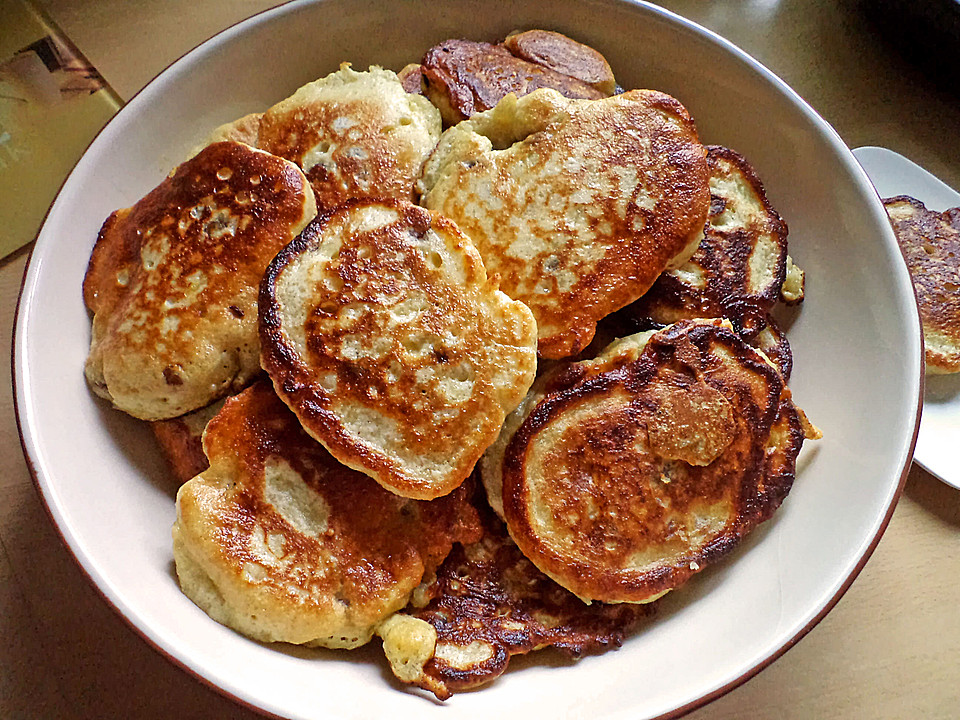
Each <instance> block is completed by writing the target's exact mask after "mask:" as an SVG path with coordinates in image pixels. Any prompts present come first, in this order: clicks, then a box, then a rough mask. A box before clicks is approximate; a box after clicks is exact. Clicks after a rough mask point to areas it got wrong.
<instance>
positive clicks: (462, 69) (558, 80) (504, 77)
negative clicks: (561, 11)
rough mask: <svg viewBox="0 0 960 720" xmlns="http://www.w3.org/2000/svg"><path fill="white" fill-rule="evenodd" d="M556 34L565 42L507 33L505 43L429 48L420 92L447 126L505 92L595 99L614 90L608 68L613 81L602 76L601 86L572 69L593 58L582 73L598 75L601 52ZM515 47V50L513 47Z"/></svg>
mask: <svg viewBox="0 0 960 720" xmlns="http://www.w3.org/2000/svg"><path fill="white" fill-rule="evenodd" d="M524 35H527V34H526V33H525V34H524ZM551 35H558V34H557V33H552V34H551ZM559 37H560V38H563V39H564V40H566V41H567V42H566V43H564V42H563V40H557V39H556V38H548V39H547V38H540V41H539V43H538V41H537V38H536V37H530V36H527V38H526V41H524V40H523V39H522V38H516V39H513V40H512V41H511V39H509V38H508V40H507V44H503V45H501V44H496V45H495V44H491V43H485V42H474V41H472V40H457V39H451V40H446V41H444V42H442V43H440V44H438V45H435V46H433V47H432V48H430V49H429V50H428V51H427V52H426V54H424V56H423V60H422V61H421V63H420V71H421V73H422V78H423V87H424V93H425V94H426V96H427V97H428V98H430V100H431V102H433V104H434V105H436V106H437V107H438V108H440V113H441V115H442V116H443V121H444V123H445V124H446V125H456V124H457V123H458V122H460V121H461V120H466V119H467V118H469V117H470V116H472V115H473V114H475V113H478V112H483V111H485V110H489V109H491V108H492V107H494V106H495V105H496V104H497V103H498V102H500V100H502V99H503V98H504V96H506V95H507V94H508V93H513V94H514V95H516V96H521V95H526V94H527V93H531V92H533V91H534V90H537V89H540V88H551V89H553V90H556V91H558V92H559V93H560V94H561V95H564V96H566V97H571V98H584V99H596V98H601V97H605V96H607V95H611V94H612V93H613V89H612V87H611V88H608V87H607V85H615V84H614V83H613V82H612V79H613V73H612V72H611V73H610V76H609V79H610V81H611V82H608V83H606V84H604V81H603V80H600V82H599V84H600V85H601V86H602V87H603V89H600V88H598V87H595V86H594V85H593V84H591V83H590V82H589V81H584V80H582V79H580V78H578V77H575V76H573V75H572V73H571V71H573V72H577V71H583V70H584V65H589V64H590V63H592V66H591V67H588V68H587V69H586V72H587V73H590V72H591V71H592V72H593V74H594V75H599V72H600V70H599V65H600V63H601V62H602V63H606V61H605V60H604V59H603V56H601V55H600V54H599V53H597V52H596V51H595V50H591V49H590V48H586V47H585V46H583V45H580V43H577V42H575V41H573V40H570V39H569V38H564V36H562V35H559ZM551 40H552V42H551ZM515 49H516V51H517V54H514V52H512V51H514V50H515ZM564 51H565V52H564ZM588 51H589V53H591V54H590V55H589V60H587V61H584V60H583V59H582V58H583V56H585V55H587V54H588ZM518 55H519V56H518ZM524 55H525V56H524ZM597 56H599V60H598V59H597ZM535 58H536V59H535ZM538 60H539V61H540V62H538ZM578 60H579V61H580V62H578ZM551 62H552V67H551V65H550V64H551ZM607 70H609V66H607ZM591 77H592V76H591ZM604 79H606V78H604Z"/></svg>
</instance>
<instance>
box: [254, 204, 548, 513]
mask: <svg viewBox="0 0 960 720" xmlns="http://www.w3.org/2000/svg"><path fill="white" fill-rule="evenodd" d="M260 302H261V303H262V306H261V308H260V310H261V319H260V337H261V341H262V343H263V356H262V364H263V367H264V369H265V370H266V371H267V373H268V374H269V376H270V377H271V379H272V380H273V383H274V386H275V387H276V389H277V392H278V393H279V394H280V397H281V398H283V400H284V402H286V403H287V404H288V405H289V406H290V407H291V409H292V410H293V411H294V412H295V413H296V414H297V417H299V418H300V421H301V422H302V423H303V425H304V427H305V428H306V430H307V432H308V433H310V434H311V435H313V436H314V437H315V438H316V439H317V440H319V441H320V442H322V443H323V444H324V445H326V446H327V448H328V449H329V450H330V452H331V453H332V454H333V455H334V456H335V457H336V458H337V459H338V460H340V461H341V462H342V463H344V464H345V465H348V466H350V467H352V468H355V469H357V470H361V471H362V472H365V473H367V474H369V475H371V476H372V477H373V478H375V479H376V480H377V482H379V483H380V484H382V485H383V486H384V487H386V488H388V489H390V490H392V491H393V492H396V493H398V494H400V495H403V496H405V497H413V498H418V499H429V498H434V497H438V496H440V495H445V494H446V493H448V492H450V491H451V490H453V488H455V487H457V486H458V485H459V484H460V483H461V482H463V481H464V479H466V477H467V476H468V475H469V474H470V471H471V470H472V469H473V466H474V465H475V464H476V462H477V460H478V459H479V457H480V455H481V454H482V453H483V451H484V450H485V449H486V448H487V446H488V445H490V443H492V442H493V441H494V440H495V439H496V437H497V434H498V433H499V430H500V425H501V424H502V422H503V418H504V416H505V415H506V414H507V413H509V412H510V411H511V410H513V408H515V407H516V406H517V404H518V403H519V402H520V400H521V399H522V398H523V396H524V394H525V393H526V391H527V389H528V388H529V387H530V384H531V383H532V382H533V378H534V375H535V373H536V342H537V336H536V324H535V323H534V320H533V316H532V315H531V313H530V311H529V310H528V309H527V308H526V307H525V306H524V305H523V304H522V303H519V302H515V301H513V300H510V298H508V297H507V296H506V295H504V294H503V293H501V292H500V291H499V290H498V289H497V280H496V278H492V279H491V278H488V277H487V274H486V272H485V271H484V268H483V263H482V262H481V260H480V256H479V254H478V253H477V251H476V250H475V249H474V247H473V245H472V244H471V243H470V241H469V239H468V238H467V237H466V236H465V235H464V234H463V233H462V232H460V230H458V229H457V227H456V226H455V225H454V224H453V223H452V222H450V221H449V220H447V219H446V218H443V217H441V216H440V215H438V214H436V213H432V212H430V211H428V210H425V209H424V208H421V207H418V206H416V205H411V204H409V203H404V202H401V201H387V200H357V201H351V202H348V203H345V204H344V205H343V206H341V207H340V208H339V209H337V210H336V211H334V212H332V213H330V214H328V215H327V216H323V217H321V218H318V219H317V221H316V222H314V223H312V224H311V225H310V226H309V227H308V228H307V229H306V230H305V231H304V232H303V234H302V235H301V236H300V237H299V238H298V239H297V240H296V241H295V242H293V243H291V244H290V245H289V246H288V247H287V248H285V249H284V250H283V251H282V252H281V253H280V254H279V255H277V257H276V259H275V260H274V261H273V262H272V263H271V265H270V267H269V268H268V270H267V272H266V274H265V276H264V280H263V284H262V287H261V294H260Z"/></svg>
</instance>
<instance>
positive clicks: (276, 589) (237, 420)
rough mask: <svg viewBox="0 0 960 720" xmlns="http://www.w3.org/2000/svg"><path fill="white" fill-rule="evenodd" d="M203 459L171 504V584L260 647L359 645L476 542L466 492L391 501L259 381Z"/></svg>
mask: <svg viewBox="0 0 960 720" xmlns="http://www.w3.org/2000/svg"><path fill="white" fill-rule="evenodd" d="M204 450H205V452H206V454H207V457H208V458H209V459H210V468H209V469H208V470H206V471H205V472H203V473H202V474H200V475H199V476H197V477H196V478H195V479H193V480H190V481H189V482H187V483H186V484H185V485H183V486H182V487H181V489H180V492H179V493H178V494H177V520H176V523H175V524H174V527H173V540H174V545H173V548H174V559H175V561H176V566H177V575H178V577H179V580H180V585H181V588H182V589H183V591H184V593H186V595H187V596H188V597H189V598H190V599H191V600H193V601H194V602H195V603H196V604H197V605H198V606H200V608H201V609H203V610H204V611H205V612H206V613H207V614H209V615H210V616H211V617H212V618H213V619H214V620H216V621H218V622H220V623H223V624H224V625H227V626H229V627H232V628H234V629H235V630H237V631H238V632H241V633H243V634H244V635H247V636H249V637H251V638H254V639H256V640H261V641H266V642H276V641H282V642H289V643H296V644H308V645H318V646H324V647H331V648H352V647H357V646H359V645H363V644H364V643H366V642H367V641H368V640H369V639H370V637H371V636H372V634H373V631H374V628H375V627H376V625H377V624H379V623H380V622H381V621H382V620H384V619H385V618H386V617H388V616H389V615H391V614H392V613H394V612H397V611H398V610H400V609H402V608H403V607H404V606H405V605H406V603H407V601H408V599H409V597H410V594H411V593H412V592H413V591H414V589H415V588H416V587H417V586H418V585H419V584H420V582H421V580H422V579H423V577H424V575H425V574H432V573H433V572H434V571H435V569H436V567H437V566H438V565H439V563H440V562H441V561H442V560H443V559H444V558H445V557H446V555H447V554H448V553H449V551H450V548H451V546H452V545H453V543H455V542H471V541H473V540H475V539H476V538H477V537H478V533H479V524H478V519H477V515H476V511H475V510H474V509H473V507H472V506H471V505H470V504H469V502H468V499H469V496H468V495H467V492H468V490H469V488H468V487H464V488H463V490H458V491H457V492H455V493H453V494H451V495H449V496H447V497H445V498H441V499H439V500H435V501H432V502H419V501H416V500H408V499H405V498H401V497H398V496H396V495H394V494H393V493H390V492H387V491H386V490H384V489H383V488H381V487H380V486H379V485H377V484H376V483H375V482H373V480H371V479H370V478H368V477H367V476H365V475H363V474H361V473H357V472H355V471H353V470H350V469H349V468H346V467H344V466H343V465H341V464H340V463H338V462H337V461H336V460H334V459H333V458H332V457H331V456H330V454H329V453H328V452H327V451H326V450H324V448H323V446H322V445H320V444H318V443H317V442H316V441H314V440H313V438H311V437H309V436H308V435H307V434H306V433H304V432H303V430H302V429H301V427H300V424H299V422H298V421H297V419H296V417H295V416H294V415H293V414H292V413H291V412H290V411H289V410H288V409H287V407H286V406H285V405H284V404H283V403H282V402H281V401H280V399H279V398H277V396H276V394H275V393H274V392H273V389H272V388H271V387H270V384H269V383H268V382H266V381H260V382H257V383H256V384H254V385H252V386H251V387H249V388H248V389H247V390H245V391H244V392H242V393H241V394H239V395H236V396H234V397H231V398H229V399H228V400H227V402H226V403H225V405H224V407H223V409H222V410H221V411H220V413H219V414H218V415H217V416H216V417H214V418H213V420H211V421H210V423H209V425H208V428H207V432H206V434H205V436H204Z"/></svg>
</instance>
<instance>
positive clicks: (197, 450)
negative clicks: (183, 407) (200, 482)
mask: <svg viewBox="0 0 960 720" xmlns="http://www.w3.org/2000/svg"><path fill="white" fill-rule="evenodd" d="M150 429H151V430H153V436H154V437H155V438H156V439H157V444H158V445H159V446H160V452H161V453H162V454H163V457H164V459H165V460H166V461H167V464H168V465H169V466H170V469H171V470H172V471H173V477H174V479H175V480H176V481H177V482H178V483H185V482H186V481H187V480H189V479H190V478H193V477H196V476H197V475H199V474H200V473H202V472H203V471H204V470H206V469H207V468H208V467H209V464H208V463H207V456H206V455H204V454H203V443H202V442H201V440H200V438H201V436H200V435H197V434H196V433H194V432H193V431H192V430H191V429H190V428H189V427H188V426H187V425H186V423H185V422H184V421H183V419H182V418H172V419H170V420H158V421H156V422H152V423H150Z"/></svg>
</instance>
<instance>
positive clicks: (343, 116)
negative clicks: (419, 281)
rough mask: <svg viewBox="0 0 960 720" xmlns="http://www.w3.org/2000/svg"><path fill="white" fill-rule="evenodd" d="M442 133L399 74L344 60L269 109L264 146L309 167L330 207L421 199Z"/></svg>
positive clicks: (322, 203) (263, 123)
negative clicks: (419, 183)
mask: <svg viewBox="0 0 960 720" xmlns="http://www.w3.org/2000/svg"><path fill="white" fill-rule="evenodd" d="M439 137H440V113H439V112H438V111H437V109H436V108H435V107H433V105H431V104H430V101H429V100H427V99H426V98H425V97H422V96H420V95H417V94H414V93H408V92H407V91H406V90H404V87H403V85H402V84H401V81H400V79H399V78H398V77H397V75H396V74H395V73H393V72H391V71H390V70H384V69H382V68H379V67H371V68H370V69H369V71H367V72H357V71H356V70H353V69H351V68H350V66H349V64H348V63H344V64H343V65H341V66H340V70H339V71H337V72H335V73H331V74H330V75H327V76H326V77H324V78H321V79H320V80H316V81H315V82H312V83H309V84H308V85H304V86H303V87H302V88H300V89H299V90H297V91H296V92H295V93H294V94H293V95H292V96H291V97H289V98H287V99H286V100H284V101H282V102H280V103H278V104H277V105H274V106H273V107H271V108H270V109H269V110H267V112H266V113H264V115H263V117H262V118H261V120H260V128H259V134H258V137H257V147H259V148H262V149H264V150H266V151H268V152H271V153H273V154H275V155H279V156H280V157H283V158H286V159H287V160H291V161H293V162H295V163H296V164H297V165H299V166H300V167H301V168H303V171H304V172H305V173H306V175H307V177H308V178H309V179H310V182H311V184H312V185H313V190H314V193H315V194H316V198H317V206H318V208H319V209H320V211H321V212H323V211H324V210H327V209H330V208H332V207H334V206H336V205H338V204H339V203H341V202H342V201H344V200H346V199H348V198H352V197H372V196H377V197H391V198H400V199H404V200H414V199H416V198H415V197H414V183H415V182H416V180H417V178H418V177H419V176H420V170H421V168H422V167H423V162H424V160H426V158H427V155H428V154H429V153H430V152H431V151H432V150H433V148H434V146H435V145H436V144H437V140H438V139H439Z"/></svg>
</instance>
